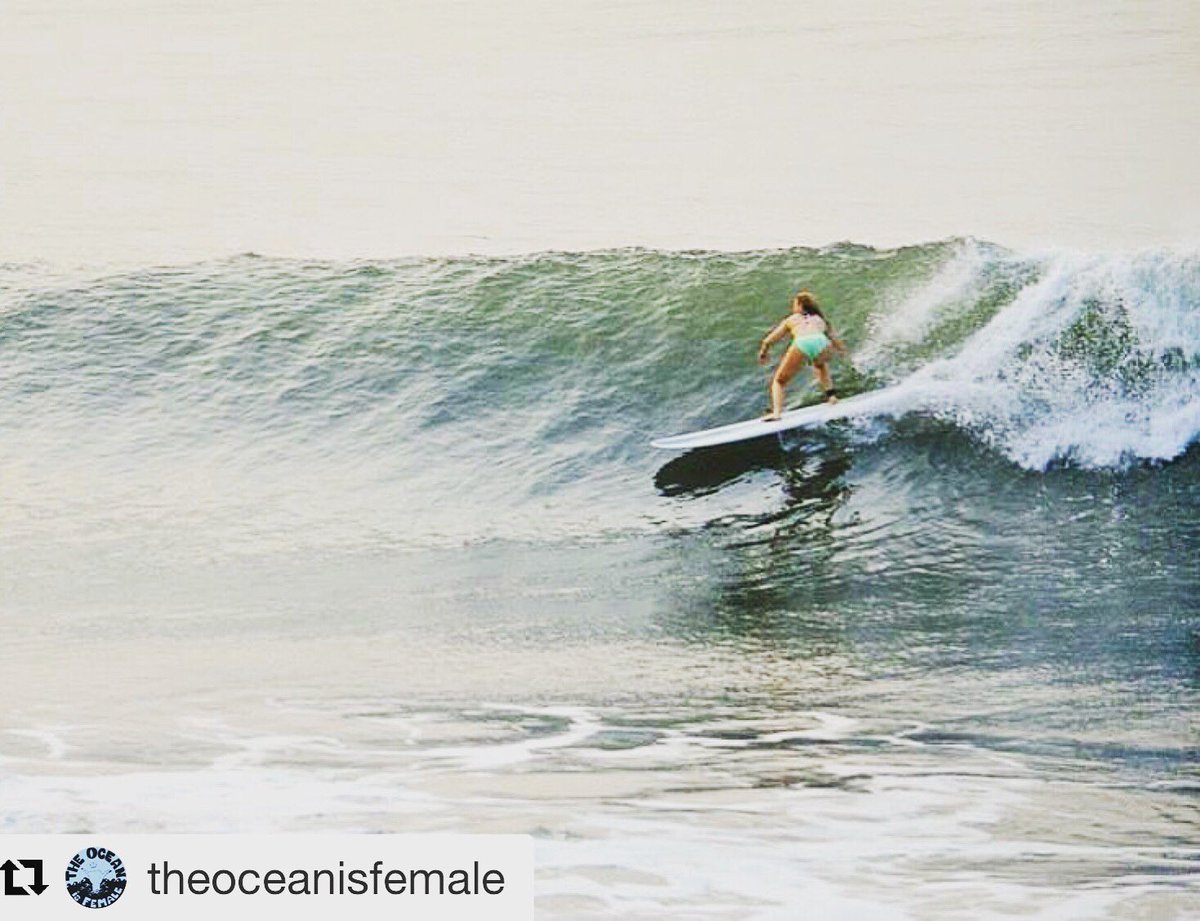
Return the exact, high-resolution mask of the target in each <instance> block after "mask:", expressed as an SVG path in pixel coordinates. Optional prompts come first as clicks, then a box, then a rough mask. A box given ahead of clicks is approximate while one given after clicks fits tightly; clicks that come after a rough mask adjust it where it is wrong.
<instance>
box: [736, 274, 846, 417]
mask: <svg viewBox="0 0 1200 921" xmlns="http://www.w3.org/2000/svg"><path fill="white" fill-rule="evenodd" d="M788 336H791V337H792V342H791V345H789V346H788V349H787V351H786V352H784V353H783V359H782V360H781V361H780V362H779V367H777V368H776V369H775V373H774V374H773V375H772V376H771V388H770V392H771V411H770V412H769V413H767V414H766V415H765V416H763V419H765V420H767V421H774V420H775V419H778V418H779V417H780V416H782V415H783V396H784V390H785V389H786V388H787V385H788V384H789V383H791V380H792V378H793V377H795V376H796V372H798V371H799V370H800V369H801V368H802V367H804V365H805V364H811V365H812V369H813V375H814V376H815V377H816V379H817V383H818V384H820V386H821V391H822V392H823V393H824V394H825V402H827V403H836V402H837V391H836V390H834V389H833V378H832V377H831V376H830V374H829V359H831V358H832V357H833V353H834V352H835V351H837V352H841V353H842V354H843V355H844V354H846V346H845V345H843V344H842V342H841V341H840V340H839V339H838V338H837V337H836V336H835V335H834V332H833V326H832V325H831V324H830V322H829V321H828V320H827V319H825V314H823V313H822V312H821V308H820V307H818V306H817V299H816V298H815V297H813V296H812V293H811V292H809V291H801V292H800V293H799V294H797V295H796V296H795V297H794V298H792V312H791V314H790V315H789V316H786V317H784V318H783V319H782V320H780V321H779V325H778V326H776V327H775V328H774V329H773V330H771V332H769V333H768V334H767V335H766V337H765V338H764V339H763V341H762V343H761V344H760V345H759V347H758V363H759V364H760V365H765V364H766V363H767V361H768V359H769V356H770V351H771V346H773V345H774V344H775V343H776V342H778V341H779V340H781V339H786V338H787V337H788Z"/></svg>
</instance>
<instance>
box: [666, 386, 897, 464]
mask: <svg viewBox="0 0 1200 921" xmlns="http://www.w3.org/2000/svg"><path fill="white" fill-rule="evenodd" d="M897 390H898V388H897V387H885V388H883V389H882V390H873V391H871V392H870V393H860V394H858V395H857V396H853V397H847V398H846V399H844V400H838V401H837V402H836V403H818V404H817V405H815V406H805V407H804V408H803V409H792V410H788V411H787V412H785V413H784V414H783V415H782V416H781V417H780V418H778V419H776V420H774V421H772V422H767V421H765V420H763V419H750V420H749V421H747V422H735V423H733V425H722V426H720V427H718V428H715V429H704V430H703V431H700V432H689V433H688V434H686V435H671V436H669V437H667V438H656V439H655V440H654V441H652V442H650V444H651V445H652V446H653V447H655V448H666V449H668V450H672V451H684V450H687V449H689V448H711V447H713V446H715V445H727V444H733V443H734V442H736V441H748V440H750V439H751V438H761V437H762V436H763V435H773V434H775V433H777V432H786V431H787V430H788V429H798V428H809V427H811V426H815V425H823V424H825V423H826V422H832V421H833V420H834V419H849V418H852V417H854V416H870V415H872V414H874V413H880V412H889V411H892V410H894V409H895V408H896V403H897V402H898V401H897V396H898V394H897Z"/></svg>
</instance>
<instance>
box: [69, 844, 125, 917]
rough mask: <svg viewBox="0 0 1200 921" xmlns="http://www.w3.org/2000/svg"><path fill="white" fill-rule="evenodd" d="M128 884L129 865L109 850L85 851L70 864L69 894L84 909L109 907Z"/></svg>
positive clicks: (90, 848) (90, 849) (88, 849)
mask: <svg viewBox="0 0 1200 921" xmlns="http://www.w3.org/2000/svg"><path fill="white" fill-rule="evenodd" d="M125 883H126V877H125V864H124V863H122V862H121V858H120V857H118V856H117V855H116V854H114V853H113V852H112V851H110V850H108V849H107V848H103V847H89V848H85V849H84V850H82V851H80V852H79V853H78V854H76V855H75V856H74V857H72V858H71V862H70V863H68V864H67V892H68V893H70V895H71V898H73V899H74V900H75V901H76V902H78V903H79V904H80V905H82V906H83V907H84V908H108V906H109V905H111V904H112V903H113V902H115V901H116V900H117V899H119V898H120V897H121V893H122V892H124V891H125Z"/></svg>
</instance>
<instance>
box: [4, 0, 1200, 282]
mask: <svg viewBox="0 0 1200 921" xmlns="http://www.w3.org/2000/svg"><path fill="white" fill-rule="evenodd" d="M1198 89H1200V4H1195V3H1191V2H1188V0H1142V2H1137V3H1132V2H1110V0H1057V2H1054V3H1049V2H1040V0H1039V2H1028V3H1027V2H1020V0H1016V2H983V0H978V2H972V0H934V2H913V0H893V2H882V0H869V2H868V0H837V2H826V0H818V2H796V0H788V2H783V0H779V2H776V0H744V2H740V3H737V4H733V3H729V2H726V0H721V2H715V0H714V2H710V0H657V2H653V0H647V2H621V0H575V2H572V0H554V2H549V0H512V2H504V3H495V2H477V0H435V2H429V0H417V2H379V0H370V2H368V0H347V2H332V0H328V2H316V0H287V2H271V0H229V2H186V0H0V260H9V261H11V260H29V259H47V260H59V259H70V260H77V261H93V260H116V261H143V260H177V259H190V258H198V257H203V256H210V255H228V254H231V253H235V252H244V251H248V250H253V251H256V252H261V253H270V254H281V255H311V256H328V257H354V256H372V257H374V256H393V255H404V254H411V253H430V252H438V253H444V252H468V251H476V252H479V251H484V252H497V251H502V252H508V251H521V250H533V249H545V248H569V249H576V248H593V247H602V246H624V245H649V246H659V247H665V248H680V247H692V246H714V247H725V248H748V247H757V246H784V245H790V244H822V243H827V242H831V241H835V240H843V239H851V240H855V241H859V242H867V243H883V244H892V243H907V242H920V241H924V240H928V239H934V238H941V237H946V236H949V235H953V234H971V235H975V236H978V237H982V238H987V239H993V240H997V241H999V242H1004V243H1009V244H1013V245H1038V244H1052V245H1067V246H1083V247H1102V248H1124V247H1133V246H1143V245H1154V244H1160V243H1190V242H1192V241H1195V240H1197V239H1200V191H1198V190H1200V182H1197V180H1196V175H1195V172H1196V169H1195V163H1196V159H1197V155H1196V152H1197V151H1198V150H1200V105H1197V99H1198V96H1200V94H1198V93H1197V90H1198Z"/></svg>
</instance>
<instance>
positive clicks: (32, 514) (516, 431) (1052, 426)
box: [0, 240, 1200, 548]
mask: <svg viewBox="0 0 1200 921" xmlns="http://www.w3.org/2000/svg"><path fill="white" fill-rule="evenodd" d="M798 286H804V287H808V288H811V289H813V290H814V291H816V292H818V294H819V296H820V298H821V300H822V301H823V303H824V304H825V305H826V307H827V309H828V312H829V314H830V317H831V319H832V320H833V321H834V322H835V324H836V326H837V328H838V331H839V333H840V334H841V335H842V336H843V337H844V338H845V339H846V340H847V342H848V343H849V345H850V346H851V350H852V361H851V366H850V367H847V366H845V365H843V366H841V368H839V369H838V371H837V375H838V382H839V385H840V386H841V387H842V389H843V390H844V391H849V392H854V391H856V390H865V389H872V388H875V387H879V386H882V385H897V388H898V389H897V391H896V400H895V401H894V410H893V412H892V416H891V418H889V419H883V420H876V421H875V422H874V423H873V424H869V425H865V426H860V430H859V431H857V432H855V433H852V438H853V439H858V441H860V442H863V441H865V442H870V441H872V440H877V439H879V438H880V437H885V436H887V435H888V434H889V433H894V432H895V431H896V428H895V427H896V425H897V424H898V420H900V419H902V418H903V417H905V416H910V415H911V416H912V418H913V419H915V420H917V424H918V425H925V426H928V425H936V426H940V428H937V430H936V432H935V433H934V435H935V436H936V437H939V438H961V437H963V436H964V435H965V436H966V438H967V440H968V441H969V442H971V443H974V444H976V445H982V446H985V449H986V450H988V451H992V452H995V453H997V454H998V455H999V456H1000V457H1002V458H1003V459H1005V460H1006V461H1007V462H1010V463H1012V464H1015V465H1017V466H1018V467H1020V468H1025V469H1028V470H1044V469H1046V468H1048V467H1053V466H1064V465H1065V466H1069V467H1078V468H1084V469H1105V468H1116V469H1124V468H1127V467H1128V466H1129V465H1130V464H1138V463H1141V462H1163V461H1170V460H1172V459H1173V458H1177V457H1179V456H1180V455H1181V454H1182V453H1184V452H1185V451H1186V450H1187V448H1188V446H1189V445H1191V444H1192V443H1193V442H1194V441H1195V440H1196V438H1197V434H1198V433H1200V399H1197V397H1198V396H1200V370H1198V361H1200V306H1198V305H1200V253H1196V252H1191V251H1146V252H1139V253H1132V254H1124V255H1122V254H1117V255H1111V254H1110V255H1101V254H1090V255H1089V254H1073V253H1070V254H1069V253H1053V252H1051V253H1032V254H1030V253H1014V252H1011V251H1008V250H1005V249H1002V248H1000V247H996V246H992V245H989V244H986V243H980V242H977V241H973V240H951V241H946V242H941V243H935V244H928V245H922V246H913V247H905V248H901V249H896V250H875V249H871V248H867V247H861V246H853V245H839V246H834V247H830V248H825V249H820V250H816V249H793V250H786V251H771V252H748V253H716V252H685V253H661V252H650V251H644V250H621V251H612V252H598V253H587V254H545V255H532V256H525V257H519V258H455V259H407V260H396V261H387V262H371V263H363V262H354V263H319V262H296V261H287V260H278V259H266V258H260V257H256V256H252V255H247V256H242V257H237V258H232V259H229V260H223V261H218V262H209V263H203V264H198V265H191V266H186V267H179V268H164V269H147V270H144V271H138V272H127V273H122V274H114V275H107V276H102V277H95V276H88V277H73V276H66V275H63V274H58V273H55V272H53V271H50V270H48V269H46V268H44V267H38V266H8V267H5V268H4V269H3V271H2V272H0V297H2V301H0V304H2V307H0V350H2V355H3V360H2V361H0V389H2V390H3V392H4V394H5V399H4V401H3V403H2V404H0V425H3V427H4V430H5V432H6V442H7V445H8V450H7V451H6V455H5V458H4V460H3V462H2V463H3V464H4V467H5V469H4V471H3V472H4V475H5V478H6V480H7V482H8V484H9V486H8V489H7V492H8V493H9V496H10V499H11V500H12V501H10V503H9V505H8V512H7V514H6V517H7V518H8V519H9V520H8V521H6V522H4V523H5V524H6V525H7V526H9V527H10V529H11V530H13V531H16V532H22V531H23V532H27V533H28V535H29V536H30V537H31V538H32V537H33V536H35V535H37V534H39V533H40V534H41V536H42V538H45V539H51V537H52V536H53V535H54V534H55V533H56V532H55V529H54V521H55V520H59V523H61V520H65V519H70V520H71V521H72V522H74V525H73V532H78V533H79V534H80V535H81V539H85V540H91V541H97V542H104V541H109V540H113V539H115V535H117V534H118V533H119V532H120V531H121V530H122V528H128V529H130V530H131V531H136V533H138V534H143V535H144V534H149V533H154V532H155V531H156V530H160V531H162V533H161V534H160V536H161V538H162V539H163V540H167V541H170V540H178V539H179V538H178V537H168V536H167V533H166V528H167V526H168V523H169V522H172V521H173V520H176V519H178V517H179V516H181V515H182V516H183V517H184V518H185V519H186V520H188V521H189V522H191V523H193V524H195V525H196V526H197V527H202V525H203V523H204V522H207V523H208V524H209V525H218V526H220V527H221V529H222V533H223V534H226V535H227V539H226V544H230V543H232V544H234V545H238V546H243V547H251V548H253V547H262V546H271V545H273V544H275V543H278V542H279V541H281V540H283V541H285V542H286V541H290V540H293V539H295V535H296V534H297V533H300V532H303V533H305V534H307V538H306V539H308V540H312V541H315V542H317V543H328V544H338V545H345V544H367V545H374V544H385V545H386V544H405V543H408V542H411V541H413V540H416V541H418V542H423V543H427V542H433V543H437V542H439V541H445V542H450V543H457V542H459V541H461V540H464V539H467V540H469V539H476V538H480V537H488V536H496V535H504V536H510V537H529V538H536V537H540V536H544V535H545V534H546V533H548V532H549V533H556V532H561V533H565V534H571V535H577V536H578V535H588V534H597V533H604V532H606V531H608V530H611V529H618V530H620V529H627V528H631V527H640V526H643V525H646V524H647V523H649V524H654V523H655V522H654V521H648V519H647V513H646V512H645V503H644V498H645V493H646V485H645V484H646V482H647V480H648V474H649V472H651V471H652V469H653V466H654V465H655V464H656V463H660V462H661V461H662V460H663V458H662V456H661V455H657V454H655V453H654V452H652V451H651V449H649V448H648V447H647V442H648V440H649V439H650V438H651V437H652V436H654V435H661V434H666V433H671V432H676V431H685V430H689V429H692V428H698V427H704V426H708V425H715V424H719V423H724V422H729V421H733V420H736V419H739V418H745V417H747V416H749V415H751V414H753V413H755V412H758V411H759V410H760V409H761V408H762V407H763V406H764V405H765V393H764V389H763V388H764V372H762V371H760V370H759V369H757V368H756V366H755V365H754V362H753V353H754V349H755V345H756V343H757V341H758V338H759V337H760V336H761V335H762V333H763V332H764V331H765V330H766V329H768V328H769V327H770V325H771V324H772V323H774V322H775V321H776V320H777V319H778V318H779V317H780V316H782V315H783V314H784V313H785V312H786V307H787V302H788V299H789V297H790V295H791V294H792V293H793V292H794V291H795V290H796V288H797V287H798ZM796 390H797V394H799V393H800V392H802V391H801V388H800V387H797V388H796ZM921 420H924V421H923V422H922V421H921ZM947 423H948V424H949V425H948V426H947ZM930 431H933V430H930ZM938 433H940V434H938ZM46 496H54V497H55V498H56V500H57V504H55V505H54V509H55V511H54V512H53V513H52V514H47V511H46V504H45V501H44V500H45V497H46ZM654 514H657V513H654ZM60 516H61V519H60ZM650 517H651V518H653V515H651V516H650ZM80 529H82V530H80ZM57 533H59V535H60V537H61V529H60V531H59V532H57ZM228 535H236V536H235V537H228ZM54 539H58V538H54Z"/></svg>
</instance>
